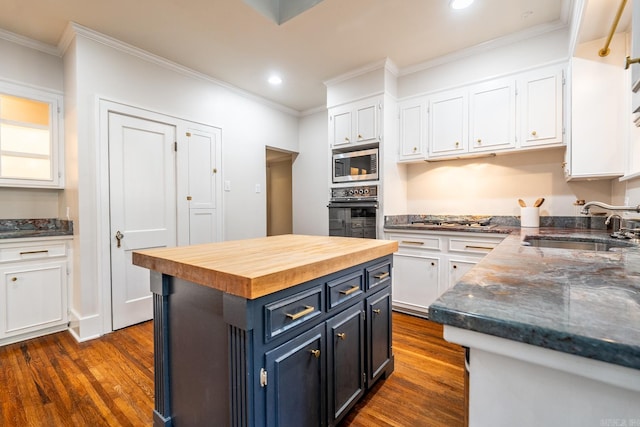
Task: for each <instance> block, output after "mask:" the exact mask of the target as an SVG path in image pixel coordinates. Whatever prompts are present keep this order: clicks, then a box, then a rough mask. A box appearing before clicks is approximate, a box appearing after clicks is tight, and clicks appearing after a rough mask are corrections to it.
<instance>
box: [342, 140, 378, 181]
mask: <svg viewBox="0 0 640 427" xmlns="http://www.w3.org/2000/svg"><path fill="white" fill-rule="evenodd" d="M332 169H333V182H352V181H372V180H377V179H378V149H377V148H370V149H368V150H360V151H350V152H348V153H336V154H334V155H333V168H332Z"/></svg>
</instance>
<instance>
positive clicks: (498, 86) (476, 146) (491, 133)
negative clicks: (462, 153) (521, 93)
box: [469, 78, 516, 152]
mask: <svg viewBox="0 0 640 427" xmlns="http://www.w3.org/2000/svg"><path fill="white" fill-rule="evenodd" d="M469 108H470V111H469V123H470V125H469V133H470V138H469V151H472V152H475V151H496V150H503V149H507V148H514V147H515V146H516V131H515V124H516V82H515V79H514V78H508V79H498V80H493V81H491V82H488V83H483V84H480V85H475V86H473V87H471V89H470V91H469Z"/></svg>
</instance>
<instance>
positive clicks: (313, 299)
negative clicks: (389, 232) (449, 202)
mask: <svg viewBox="0 0 640 427" xmlns="http://www.w3.org/2000/svg"><path fill="white" fill-rule="evenodd" d="M395 250H397V243H396V242H390V241H384V240H371V239H354V238H345V237H322V236H300V235H285V236H273V237H266V238H260V239H248V240H238V241H229V242H222V243H212V244H203V245H194V246H186V247H177V248H159V249H152V250H145V251H140V252H134V254H133V263H134V264H135V265H138V266H141V267H145V268H148V269H150V270H151V290H152V292H153V294H154V364H155V365H154V367H155V408H154V425H155V426H170V425H171V426H177V427H180V426H192V425H193V426H195V425H229V426H263V425H266V426H289V425H290V426H306V425H309V426H312V425H313V426H317V425H334V424H336V423H338V422H339V420H340V419H341V418H342V417H343V416H344V415H345V414H346V412H348V410H349V409H350V408H351V407H353V405H354V404H355V403H356V402H357V401H358V400H359V399H360V398H361V397H362V396H363V395H364V394H365V392H366V390H367V389H368V388H369V387H371V386H372V385H373V383H374V382H375V381H377V380H378V379H380V378H384V377H386V376H388V375H389V374H391V372H393V365H394V361H393V354H392V351H391V273H392V257H391V254H392V253H393V252H394V251H395Z"/></svg>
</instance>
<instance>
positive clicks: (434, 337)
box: [0, 313, 464, 427]
mask: <svg viewBox="0 0 640 427" xmlns="http://www.w3.org/2000/svg"><path fill="white" fill-rule="evenodd" d="M393 332H394V335H393V346H394V347H393V348H394V354H395V372H394V373H393V374H392V375H391V376H390V377H389V378H388V379H387V380H385V381H380V382H378V383H377V385H376V386H375V387H374V388H373V389H372V390H371V391H370V392H369V393H368V394H367V396H365V398H364V399H363V400H362V401H361V402H359V403H358V404H357V405H356V407H355V408H354V409H353V410H352V411H351V412H350V413H349V414H348V415H347V416H346V417H345V419H344V420H343V421H342V423H341V427H346V426H353V427H360V426H362V427H365V426H367V427H370V426H402V427H406V426H447V427H449V426H463V425H464V420H463V417H464V352H463V351H462V349H461V348H460V347H458V346H455V345H452V344H449V343H447V342H445V341H444V340H443V339H442V326H440V325H438V324H435V323H432V322H429V321H427V320H424V319H420V318H417V317H413V316H408V315H404V314H400V313H394V314H393ZM152 411H153V325H152V323H151V322H146V323H143V324H140V325H135V326H132V327H129V328H126V329H123V330H120V331H116V332H114V333H112V334H109V335H106V336H104V337H102V338H99V339H96V340H92V341H89V342H86V343H77V342H76V341H75V340H74V339H73V338H72V337H71V335H70V334H68V333H66V332H61V333H57V334H52V335H48V336H46V337H42V338H36V339H33V340H29V341H24V342H22V343H16V344H11V345H8V346H4V347H0V426H7V427H8V426H12V427H13V426H20V427H27V426H29V427H30V426H33V427H49V426H51V427H60V426H73V427H78V426H91V427H97V426H151V425H152V424H153V422H152Z"/></svg>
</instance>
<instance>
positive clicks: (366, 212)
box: [328, 185, 378, 239]
mask: <svg viewBox="0 0 640 427" xmlns="http://www.w3.org/2000/svg"><path fill="white" fill-rule="evenodd" d="M328 207H329V235H330V236H344V237H360V238H365V239H375V238H376V237H377V235H376V234H377V233H376V216H377V213H378V187H377V186H376V185H366V186H357V187H341V188H333V189H331V200H330V201H329V205H328Z"/></svg>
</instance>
